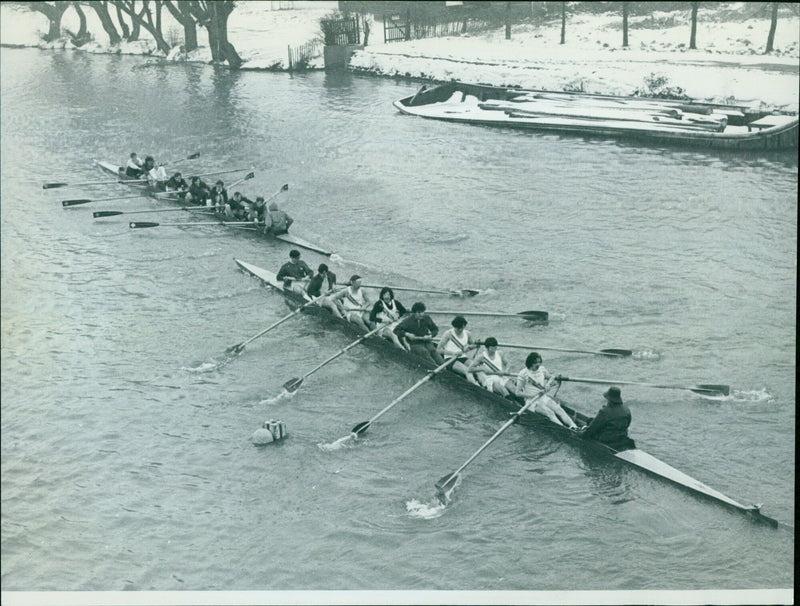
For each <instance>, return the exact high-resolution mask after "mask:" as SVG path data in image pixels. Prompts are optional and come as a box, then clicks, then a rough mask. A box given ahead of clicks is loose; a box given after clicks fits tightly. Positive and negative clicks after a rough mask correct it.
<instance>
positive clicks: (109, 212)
mask: <svg viewBox="0 0 800 606" xmlns="http://www.w3.org/2000/svg"><path fill="white" fill-rule="evenodd" d="M207 208H211V207H209V206H180V207H178V208H154V209H151V210H126V211H121V210H99V211H95V212H94V213H92V216H93V217H94V218H95V219H97V218H99V217H116V216H117V215H138V214H141V213H166V212H175V211H176V210H204V209H207Z"/></svg>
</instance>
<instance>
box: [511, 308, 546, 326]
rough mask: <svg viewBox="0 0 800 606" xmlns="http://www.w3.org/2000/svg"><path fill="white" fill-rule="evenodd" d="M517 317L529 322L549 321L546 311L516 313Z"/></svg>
mask: <svg viewBox="0 0 800 606" xmlns="http://www.w3.org/2000/svg"><path fill="white" fill-rule="evenodd" d="M517 315H518V316H522V317H523V318H525V319H526V320H528V321H530V322H541V323H544V322H548V321H549V320H550V314H548V313H547V312H546V311H521V312H519V313H517Z"/></svg>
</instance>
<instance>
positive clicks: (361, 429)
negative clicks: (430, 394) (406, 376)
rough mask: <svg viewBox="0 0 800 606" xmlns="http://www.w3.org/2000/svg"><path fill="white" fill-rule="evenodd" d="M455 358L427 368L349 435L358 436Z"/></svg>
mask: <svg viewBox="0 0 800 606" xmlns="http://www.w3.org/2000/svg"><path fill="white" fill-rule="evenodd" d="M456 360H458V357H453V358H450V359H449V360H447V361H446V362H445V363H444V364H440V365H439V366H437V367H436V368H434V369H433V370H429V371H428V373H427V374H426V375H425V376H424V377H422V378H421V379H420V380H419V381H417V382H416V383H414V385H412V386H411V387H409V388H408V389H407V390H405V391H404V392H403V393H402V394H400V395H399V396H397V397H396V398H395V399H394V400H392V401H391V403H390V404H389V405H388V406H386V407H385V408H384V409H383V410H381V411H380V412H379V413H378V414H376V415H375V416H374V417H372V418H371V419H370V420H369V421H362V422H361V423H359V424H358V425H356V426H355V427H353V429H352V430H351V431H350V435H351V436H352V437H354V438H357V437H358V436H360V435H361V434H362V433H364V432H365V431H367V428H368V427H369V426H370V425H372V424H373V423H374V422H375V421H377V420H378V419H379V418H380V417H381V416H383V414H384V413H386V412H388V411H389V409H390V408H392V407H393V406H394V405H395V404H398V403H399V402H401V401H402V400H403V399H404V398H405V397H406V396H408V395H409V394H411V393H412V392H413V391H415V390H417V389H419V388H420V387H422V386H423V385H424V384H425V383H427V382H428V381H430V380H431V379H432V378H433V377H435V376H436V375H438V374H439V373H440V372H442V371H443V370H445V369H446V368H447V367H448V366H451V365H452V364H453V363H454V362H455V361H456Z"/></svg>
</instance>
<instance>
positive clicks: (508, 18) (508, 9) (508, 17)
mask: <svg viewBox="0 0 800 606" xmlns="http://www.w3.org/2000/svg"><path fill="white" fill-rule="evenodd" d="M506 40H511V3H510V2H506Z"/></svg>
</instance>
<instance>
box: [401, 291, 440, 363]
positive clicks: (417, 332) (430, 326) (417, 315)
mask: <svg viewBox="0 0 800 606" xmlns="http://www.w3.org/2000/svg"><path fill="white" fill-rule="evenodd" d="M394 334H396V335H397V336H398V337H399V338H400V342H401V343H406V344H407V345H408V346H409V349H410V351H411V352H412V353H416V354H418V355H421V356H423V357H426V358H430V359H431V360H433V361H434V362H435V363H436V365H437V366H438V365H440V364H443V363H444V358H442V356H441V355H439V353H438V352H437V351H436V346H435V345H434V344H433V338H434V337H435V336H436V335H437V334H439V327H438V326H436V323H435V322H434V321H433V320H432V319H431V317H430V316H429V315H428V314H426V313H425V304H424V303H423V302H422V301H417V302H416V303H414V305H412V306H411V314H410V315H408V316H406V317H405V318H403V319H402V320H400V323H399V324H398V325H397V326H395V328H394Z"/></svg>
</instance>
